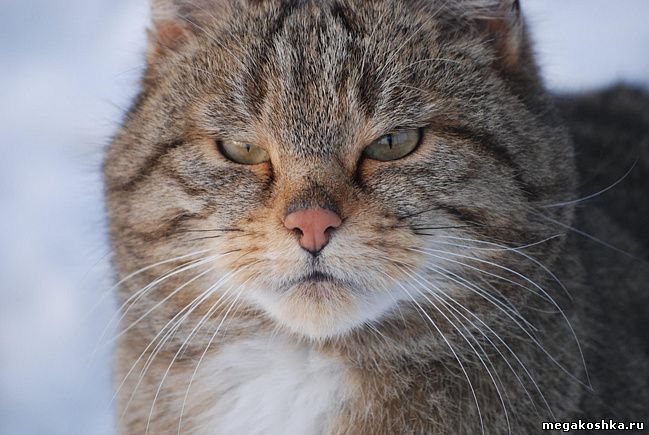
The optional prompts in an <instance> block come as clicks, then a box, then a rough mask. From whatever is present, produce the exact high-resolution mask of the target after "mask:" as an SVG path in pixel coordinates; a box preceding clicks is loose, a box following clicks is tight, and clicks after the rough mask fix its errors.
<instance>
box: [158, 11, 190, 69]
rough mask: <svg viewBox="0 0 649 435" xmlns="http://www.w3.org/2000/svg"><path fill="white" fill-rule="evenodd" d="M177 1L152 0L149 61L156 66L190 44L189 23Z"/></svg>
mask: <svg viewBox="0 0 649 435" xmlns="http://www.w3.org/2000/svg"><path fill="white" fill-rule="evenodd" d="M183 12H184V11H183V10H182V9H181V7H180V5H179V4H178V2H177V1H175V0H152V1H151V17H152V21H153V23H152V27H151V28H150V29H149V32H148V33H149V47H148V54H147V60H148V62H149V64H150V65H155V64H156V63H157V62H159V61H160V60H161V59H163V58H165V57H167V56H168V55H169V54H171V53H173V52H175V51H177V50H179V49H181V48H182V47H183V46H184V45H186V44H187V43H189V41H190V38H191V37H192V36H191V31H190V26H189V21H188V18H187V17H184V16H183Z"/></svg>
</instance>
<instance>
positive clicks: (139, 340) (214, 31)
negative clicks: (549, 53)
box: [105, 0, 649, 435]
mask: <svg viewBox="0 0 649 435" xmlns="http://www.w3.org/2000/svg"><path fill="white" fill-rule="evenodd" d="M154 23H155V25H154V29H153V30H152V32H151V44H150V50H149V57H148V59H149V66H148V69H147V71H146V73H145V76H144V79H143V82H142V92H141V94H140V95H139V97H138V99H137V101H136V103H135V105H134V107H133V109H132V110H131V111H130V112H129V114H128V115H127V117H126V120H125V122H124V125H123V128H122V129H121V130H120V132H119V133H118V134H117V136H116V138H115V140H114V141H113V143H112V145H111V147H110V149H109V150H108V153H107V157H106V165H105V180H106V195H107V202H108V210H109V215H110V224H111V237H112V241H113V246H114V264H115V269H116V272H117V275H118V276H119V277H120V278H124V277H127V276H128V275H129V274H132V273H133V272H135V271H138V270H140V269H142V268H146V267H147V266H149V265H151V264H154V263H157V262H163V261H165V260H168V259H172V258H175V257H178V256H184V255H187V254H190V253H192V252H197V251H201V250H210V251H209V252H208V253H205V252H203V253H200V254H196V255H194V256H188V257H185V258H181V259H178V260H177V261H172V262H167V263H164V264H161V265H159V266H156V267H151V268H149V269H146V270H144V271H142V272H140V273H138V274H136V275H135V276H133V277H131V278H129V279H128V280H126V281H125V282H124V283H123V284H122V285H121V286H120V292H119V294H120V298H121V300H122V302H124V303H125V307H124V308H125V316H124V320H123V323H122V330H123V331H124V332H123V336H122V337H121V340H120V343H119V348H118V353H117V357H116V361H117V365H116V367H117V369H116V381H117V385H118V387H119V407H118V408H119V412H118V414H119V417H120V426H121V429H122V431H123V432H124V433H144V430H145V428H146V427H147V425H148V426H149V433H156V434H158V433H176V430H177V426H178V420H179V418H180V414H181V409H180V403H181V402H182V400H183V395H184V394H185V391H186V388H187V385H188V382H189V379H190V378H191V377H192V373H193V371H194V370H195V367H196V364H197V362H198V361H199V359H200V358H201V355H202V354H203V352H204V351H205V349H206V346H207V345H208V343H210V340H212V333H213V332H214V331H215V330H216V328H218V327H219V325H220V324H221V323H224V322H223V319H224V317H225V316H226V314H227V317H228V320H227V321H226V322H225V323H224V324H225V325H227V326H226V328H225V329H226V331H225V332H224V333H220V334H217V335H216V336H214V338H213V341H212V342H211V346H210V347H209V350H208V352H209V354H210V355H211V354H217V353H218V352H219V349H220V347H221V346H222V345H223V344H224V343H233V342H237V341H240V340H243V339H245V338H247V337H251V336H255V335H256V334H261V333H275V334H280V335H282V336H283V337H287V339H289V340H292V341H294V342H295V343H307V344H308V346H310V347H311V348H312V349H313V351H314V352H318V353H320V354H322V355H328V356H329V357H332V358H335V359H337V360H339V361H341V362H343V364H345V366H346V367H347V368H348V372H349V382H350V383H351V384H352V385H353V386H354V387H355V390H354V391H355V393H354V395H352V396H350V397H348V398H347V399H346V400H345V402H344V403H342V404H341V409H340V410H339V412H338V415H337V417H336V418H335V422H334V423H333V425H332V426H331V427H329V428H328V430H329V431H330V432H332V433H348V434H359V433H363V434H365V433H367V434H370V433H371V434H380V433H386V434H392V433H410V434H420V433H440V434H471V435H474V434H478V433H481V431H482V430H484V433H487V434H503V433H507V432H508V430H510V429H511V433H513V434H533V433H539V432H540V428H541V422H542V421H554V420H567V421H571V420H576V419H578V418H582V417H584V416H588V417H591V418H594V419H600V418H604V417H609V416H610V417H615V418H617V419H623V420H638V419H641V418H645V417H646V415H645V416H643V415H642V414H641V413H642V412H644V411H646V409H647V406H648V405H649V400H648V399H647V373H648V372H649V371H647V367H646V366H647V359H646V354H643V352H644V351H645V348H643V346H642V339H643V338H642V333H641V332H639V330H638V329H637V327H636V326H635V323H633V322H632V321H630V320H629V321H628V322H627V321H624V319H625V317H633V316H636V315H635V314H634V315H631V314H628V313H631V311H628V312H627V311H625V310H630V309H631V308H630V307H631V304H632V303H633V302H634V301H635V300H636V298H637V297H639V296H637V295H638V294H639V293H640V292H641V291H642V290H644V293H645V296H643V298H644V299H642V300H643V301H646V298H647V297H646V284H645V283H646V282H647V281H646V279H645V280H644V281H642V279H641V277H642V275H641V273H645V272H643V270H644V269H643V268H642V267H640V266H638V267H637V273H636V274H635V275H630V272H629V270H628V268H625V266H628V265H627V264H626V263H628V262H626V261H625V260H620V259H618V258H613V257H611V256H610V252H607V251H603V252H600V256H599V257H593V256H592V255H591V253H592V251H593V249H594V248H592V246H589V245H585V244H584V242H583V240H581V239H579V238H578V237H577V236H575V234H574V232H571V231H569V230H568V229H567V226H572V225H576V226H577V227H578V228H580V227H579V225H581V223H582V222H583V221H582V217H581V216H578V218H575V212H574V206H573V205H572V204H569V205H566V206H560V207H546V206H548V205H552V204H556V203H560V202H563V201H569V200H572V199H575V198H578V197H579V196H580V195H581V193H580V192H578V191H577V185H578V184H577V179H578V177H577V171H576V167H575V162H574V148H573V144H572V141H571V139H570V136H569V134H568V131H567V129H566V128H565V127H564V124H563V123H562V121H561V120H560V116H559V115H558V113H557V112H556V110H555V108H554V102H553V100H552V98H551V97H550V96H549V95H548V94H547V93H546V92H545V91H544V89H543V86H542V84H541V82H540V80H539V78H538V72H537V69H536V66H535V64H534V61H533V58H532V54H531V50H530V47H529V43H528V40H527V36H526V33H525V30H524V22H523V20H522V17H521V16H520V13H519V7H518V2H515V1H509V0H502V1H495V0H479V1H476V0H462V1H457V2H444V1H415V0H413V1H397V0H381V1H376V2H363V1H355V0H339V1H334V0H327V1H317V2H316V1H309V0H303V1H298V0H295V1H279V0H276V1H271V0H269V1H244V0H222V1H216V0H215V1H207V0H205V1H204V0H199V1H197V2H189V1H181V0H179V1H177V2H176V3H174V2H172V1H171V0H160V1H156V2H154ZM395 128H424V139H423V142H422V144H421V145H420V146H419V148H418V149H417V150H416V151H415V152H413V153H412V154H410V155H408V156H407V157H405V158H403V159H401V160H397V161H392V162H378V161H371V160H367V159H363V158H362V157H361V156H362V152H363V149H364V147H366V146H367V145H369V144H370V143H371V142H372V141H373V140H375V139H377V138H378V137H380V136H382V135H384V134H386V133H389V132H390V131H392V130H394V129H395ZM230 139H231V140H241V141H247V142H250V143H254V144H256V145H259V146H262V147H264V148H265V149H266V150H267V151H268V153H269V155H270V156H271V161H270V162H268V163H264V164H261V165H257V166H254V167H251V166H243V165H239V164H236V163H233V162H230V161H228V160H227V159H225V158H224V157H223V156H222V155H221V154H220V153H219V151H218V148H217V146H216V140H230ZM313 206H320V207H327V208H331V209H332V210H335V211H336V212H337V213H338V214H339V215H340V217H341V218H342V219H343V225H342V226H341V227H340V228H339V229H338V230H336V232H335V233H334V234H333V236H332V239H331V242H330V244H329V246H327V248H326V249H325V250H324V251H323V253H322V254H321V255H319V256H318V257H315V258H312V257H311V256H310V255H308V254H306V253H305V252H304V251H303V250H301V249H300V247H299V245H298V243H297V236H296V235H295V234H294V233H292V232H290V231H288V230H287V229H286V228H285V227H284V226H283V219H284V216H285V215H286V213H287V211H289V210H293V209H298V208H304V207H313ZM606 219H608V218H606V216H604V215H602V216H601V217H599V215H598V217H597V220H596V221H595V222H596V223H595V224H592V221H591V223H589V224H588V225H595V227H598V225H600V224H598V223H597V222H600V223H601V225H605V226H606V228H607V229H608V231H609V232H610V236H611V239H609V240H612V239H614V238H617V237H618V232H617V230H615V229H614V223H610V222H608V221H607V220H606ZM557 222H559V223H560V224H557ZM562 225H563V226H562ZM582 228H583V229H584V230H588V229H589V228H588V226H585V227H582ZM449 236H450V237H457V238H456V239H449V238H448V237H449ZM467 238H470V239H474V241H467V240H462V239H467ZM541 241H543V242H542V243H538V242H541ZM449 243H451V244H449ZM628 243H629V244H633V241H628ZM452 244H455V245H456V246H453V245H452ZM528 244H530V245H531V246H529V247H527V248H524V249H522V250H521V251H514V250H512V249H510V248H516V247H520V246H523V245H528ZM457 245H460V246H457ZM503 247H504V248H505V249H503ZM425 248H432V249H436V250H437V251H432V252H431V251H429V253H431V254H433V255H437V256H438V257H431V256H430V255H426V254H424V253H423V251H422V249H425ZM520 252H523V253H524V254H525V255H521V254H520ZM210 254H218V255H220V257H219V258H214V259H213V260H211V261H210V262H209V263H206V264H207V265H208V266H211V267H213V268H214V270H212V271H211V272H209V273H206V274H204V275H202V276H197V275H198V272H200V271H203V270H205V268H202V269H199V268H197V269H191V270H189V271H186V272H179V273H177V274H175V275H173V276H171V277H169V278H168V279H166V280H164V281H162V282H160V283H158V284H157V285H155V286H154V287H152V288H151V289H149V291H146V292H144V293H142V294H141V295H140V297H137V298H135V297H134V296H133V295H136V294H139V293H136V292H137V291H138V290H139V289H142V288H145V287H146V286H147V285H148V284H149V283H151V282H153V281H154V280H156V278H158V277H160V276H163V275H164V274H165V273H168V272H170V271H172V270H173V268H174V267H178V266H182V265H183V264H186V263H187V262H189V261H192V260H197V259H200V258H204V257H205V256H206V255H210ZM440 257H441V258H440ZM532 258H533V260H532ZM460 263H464V264H460ZM431 265H432V266H431ZM426 266H429V268H426ZM437 266H441V267H444V269H445V270H446V271H447V272H440V270H439V269H437V272H435V271H434V270H431V269H430V267H432V268H433V269H434V268H435V267H437ZM550 270H551V271H552V273H551V272H550ZM233 272H236V273H235V274H234V275H233V276H232V277H231V279H230V280H229V281H227V282H226V283H223V285H222V286H219V287H217V288H216V292H215V293H214V294H211V295H209V297H206V298H204V300H202V301H201V302H200V303H198V304H196V308H195V309H194V310H193V311H190V313H189V314H188V315H187V317H186V318H184V319H183V321H182V322H177V323H174V322H172V323H171V325H177V326H178V329H177V330H175V333H173V334H170V335H169V337H168V339H167V340H164V341H163V340H160V337H161V336H158V334H159V333H160V331H163V333H164V332H166V331H169V328H168V327H167V329H164V328H165V325H168V322H170V321H173V320H177V319H178V317H177V316H178V314H179V313H183V312H186V311H183V310H184V309H186V307H188V306H190V305H189V304H191V303H192V301H195V300H196V299H197V298H200V295H201V293H202V292H204V291H205V290H206V289H208V288H210V286H212V285H213V284H214V283H215V282H218V280H219V278H222V277H224V276H226V277H227V276H229V275H228V273H233ZM314 272H321V273H327V274H328V275H329V276H331V277H333V279H332V280H329V281H324V282H311V283H307V284H295V282H296V281H295V280H297V279H300V278H301V277H302V276H304V275H308V274H310V273H314ZM553 274H554V275H553ZM194 277H196V279H195V280H193V281H191V282H190V283H189V284H187V283H188V281H189V280H190V279H192V278H194ZM559 281H560V282H561V283H562V285H559V283H558V282H559ZM431 283H432V284H431ZM618 283H620V284H618ZM424 284H428V285H436V286H437V287H438V289H436V290H435V291H433V293H431V294H430V295H428V297H425V296H424V295H427V293H423V294H422V295H420V294H419V293H418V292H419V291H421V292H424V287H423V286H424ZM228 286H229V287H230V288H231V289H232V293H224V291H225V289H226V287H228ZM562 286H565V287H566V288H567V289H568V290H569V292H570V293H571V294H572V298H574V299H571V298H570V297H568V296H567V295H566V293H565V292H564V289H563V288H562ZM403 287H405V288H406V290H407V289H410V292H412V293H413V296H416V299H417V302H413V301H411V300H404V301H401V302H399V304H398V305H397V306H395V307H393V308H392V309H391V310H389V311H388V312H386V313H383V315H381V316H380V317H378V318H373V319H370V320H369V321H366V322H357V321H355V320H354V319H353V316H354V315H355V314H354V313H355V312H356V311H355V310H356V309H357V306H358V304H359V303H360V302H359V301H360V300H361V299H363V298H372V297H375V296H376V295H378V294H381V293H382V292H383V293H385V292H386V291H387V292H393V291H401V290H400V288H403ZM177 289H181V290H182V291H177ZM478 290H479V291H480V292H483V294H487V296H480V295H479V294H478ZM255 292H256V293H255ZM544 292H547V297H546V295H545V294H544ZM235 293H236V294H240V295H241V296H240V297H239V298H237V299H236V300H235V299H234V297H233V296H234V294H235ZM262 293H263V297H266V298H274V300H279V301H280V302H279V303H278V306H279V308H278V309H277V311H275V312H272V313H271V312H269V311H268V310H265V309H264V308H263V307H260V306H259V304H255V303H253V302H252V301H253V298H254V297H255V296H254V295H255V294H259V295H261V294H262ZM223 294H225V295H226V296H225V299H220V298H221V297H222V295H223ZM613 295H615V296H613ZM450 296H452V297H453V298H454V299H455V300H457V301H458V302H460V303H461V304H462V306H463V307H465V308H466V309H467V310H470V313H472V314H468V313H469V311H463V309H462V308H459V305H456V304H454V303H453V302H450V299H448V298H449V297H450ZM259 297H261V296H259ZM129 298H130V299H129ZM549 298H552V301H556V305H555V302H550V301H549V300H548V299H549ZM443 301H446V302H443ZM235 302H236V303H235ZM613 303H614V304H615V305H612V304H613ZM557 307H561V309H562V310H563V312H565V313H566V314H565V318H564V317H563V315H562V314H561V313H558V312H557ZM149 311H151V312H150V313H149ZM508 313H509V314H508ZM643 316H644V314H637V317H638V318H640V319H642V318H644V317H643ZM201 319H205V322H204V323H199V322H201ZM350 319H351V320H350ZM523 319H525V321H529V322H530V323H531V324H533V325H534V328H535V329H532V327H531V326H530V327H527V326H525V324H524V320H523ZM619 322H624V324H620V323H619ZM569 324H570V325H572V327H574V329H575V331H576V332H575V334H576V337H577V338H578V340H579V343H581V351H583V354H584V358H585V360H586V367H591V366H592V367H593V370H591V373H590V375H591V379H592V384H593V386H594V387H595V390H594V391H591V390H589V388H588V386H587V385H588V378H587V376H586V371H585V368H584V364H583V361H582V356H581V353H582V352H581V351H580V348H579V347H578V345H577V341H576V340H575V336H573V334H572V332H571V329H570V328H569V326H568V325H569ZM197 325H201V327H197ZM526 331H527V332H526ZM192 332H193V333H195V334H194V336H193V337H192V338H191V340H188V341H187V342H186V345H185V346H184V347H183V343H185V340H186V339H187V338H188V337H189V336H190V334H191V333H192ZM627 334H629V335H627ZM465 337H471V339H469V340H467V339H466V338H465ZM622 337H625V339H626V338H627V337H628V340H629V341H628V343H632V344H633V345H632V346H631V345H625V344H624V343H621V340H623V339H622ZM632 337H636V338H632ZM156 338H157V339H156ZM501 339H502V340H503V342H502V343H501V342H500V341H499V340H501ZM644 339H645V340H646V336H645V337H644ZM149 343H153V345H152V346H150V347H148V348H147V345H149ZM503 343H507V346H508V347H509V350H511V351H512V353H510V352H509V350H508V349H507V348H506V347H504V344H503ZM157 344H159V345H160V346H159V348H156V345H157ZM616 347H617V348H616ZM616 352H617V353H616ZM141 354H144V358H143V359H139V360H138V358H139V357H140V355H141ZM503 355H504V357H503ZM149 356H150V357H151V359H150V363H151V364H150V366H149V367H146V370H144V368H145V367H144V365H143V364H144V362H145V361H147V358H148V357H149ZM519 363H520V364H519ZM133 367H135V369H133V370H132V368H133ZM487 368H488V369H487ZM489 373H491V376H490V375H489ZM140 374H142V376H141V381H140ZM165 374H166V376H165ZM163 378H164V382H163V383H162V379H163ZM467 378H468V379H467ZM532 378H533V379H534V380H535V382H536V384H537V387H538V388H536V387H535V386H534V384H533V382H532V381H531V379H532ZM122 380H125V383H124V385H120V384H121V382H122ZM467 380H469V381H470V383H469V382H467ZM139 381H140V382H139ZM197 382H200V379H198V380H197ZM632 384H633V385H635V388H633V389H631V385H632ZM471 387H473V388H474V389H475V397H474V396H473V393H472V391H471ZM503 394H504V396H502V395H503ZM156 396H157V398H156V402H155V406H154V404H153V401H154V397H156ZM214 400H217V401H218V400H227V399H226V398H214V397H211V396H210V395H209V394H208V395H206V393H205V392H204V391H201V390H200V389H199V390H198V392H197V393H195V394H193V395H190V396H189V398H188V402H187V406H186V407H185V409H184V415H185V418H187V422H186V424H185V425H183V429H184V430H185V431H187V432H192V431H193V430H198V429H199V426H200V422H201V418H202V416H203V415H204V414H205V413H206V412H207V410H208V408H209V406H210V403H212V401H214ZM476 401H477V402H478V405H479V410H478V407H477V406H476ZM503 402H504V404H503ZM504 409H506V410H507V413H505V411H504ZM150 413H151V418H149V414H150ZM479 413H480V414H481V415H480V416H479ZM507 419H509V421H507Z"/></svg>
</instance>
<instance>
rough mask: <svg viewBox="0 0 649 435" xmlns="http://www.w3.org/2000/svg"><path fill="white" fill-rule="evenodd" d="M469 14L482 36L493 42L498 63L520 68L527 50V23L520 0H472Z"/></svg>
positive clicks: (510, 68) (509, 68) (509, 67)
mask: <svg viewBox="0 0 649 435" xmlns="http://www.w3.org/2000/svg"><path fill="white" fill-rule="evenodd" d="M469 1H470V2H471V3H473V7H470V8H469V11H470V12H469V13H468V16H469V18H470V19H471V20H472V21H473V22H474V23H475V25H476V27H477V29H478V31H479V32H480V33H481V34H482V36H483V38H484V39H485V40H486V41H487V42H488V43H491V44H493V45H494V47H495V49H496V52H497V55H498V60H497V61H498V63H499V66H500V67H501V68H503V69H505V70H513V69H517V68H518V67H519V66H520V64H521V62H523V61H524V59H523V58H524V57H525V56H526V55H527V54H528V53H527V36H526V32H525V23H524V20H523V17H522V14H521V5H520V1H519V0H469Z"/></svg>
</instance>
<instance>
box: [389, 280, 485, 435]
mask: <svg viewBox="0 0 649 435" xmlns="http://www.w3.org/2000/svg"><path fill="white" fill-rule="evenodd" d="M382 273H383V274H384V275H386V276H387V277H388V278H390V279H391V280H393V279H392V277H390V275H388V274H386V273H385V272H382ZM393 281H394V282H395V283H396V284H397V285H398V286H399V287H401V289H402V290H403V291H404V292H406V294H407V295H408V297H409V298H410V300H412V302H414V304H415V306H416V307H417V308H418V309H419V311H420V312H421V313H422V314H423V315H424V316H425V317H426V318H427V319H428V321H429V322H430V324H431V325H432V326H433V327H434V328H435V330H437V332H438V333H439V334H440V336H441V337H442V340H444V342H445V343H446V345H447V346H448V348H449V349H450V351H451V353H452V354H453V356H454V357H455V359H456V360H457V362H458V364H459V365H460V369H461V370H462V373H463V374H464V377H465V378H466V380H467V382H468V383H469V388H470V389H471V394H472V395H473V400H474V401H475V405H476V409H477V411H478V416H479V417H480V427H481V432H482V435H485V427H484V419H483V418H482V411H481V410H480V403H479V402H478V396H477V394H476V391H475V388H473V383H472V382H471V378H470V377H469V373H468V372H467V370H466V368H465V367H464V364H462V361H461V360H460V357H459V356H458V354H457V352H456V351H455V349H454V348H453V346H452V345H451V343H450V342H449V341H448V339H447V338H446V336H445V335H444V333H443V332H442V331H441V330H440V329H439V327H438V326H437V324H436V323H435V321H434V320H433V319H432V318H431V317H430V316H429V315H428V313H427V312H426V311H425V310H424V309H423V308H422V307H421V305H420V304H419V302H417V300H416V299H415V298H413V297H412V295H411V294H410V292H409V291H408V290H407V289H406V288H405V287H404V286H403V285H402V284H401V283H400V282H399V281H395V280H393Z"/></svg>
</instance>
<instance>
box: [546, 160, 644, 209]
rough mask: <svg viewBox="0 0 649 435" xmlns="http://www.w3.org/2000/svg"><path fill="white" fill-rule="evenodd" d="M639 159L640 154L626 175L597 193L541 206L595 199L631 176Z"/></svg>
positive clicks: (551, 206)
mask: <svg viewBox="0 0 649 435" xmlns="http://www.w3.org/2000/svg"><path fill="white" fill-rule="evenodd" d="M639 160H640V157H639V156H638V157H636V159H635V161H634V162H633V164H632V165H631V167H630V168H629V169H628V170H627V171H626V173H625V174H624V175H622V176H621V177H620V178H618V179H617V181H615V182H614V183H613V184H610V185H609V186H608V187H605V188H604V189H602V190H600V191H598V192H595V193H592V194H590V195H587V196H584V197H583V198H577V199H573V200H571V201H563V202H557V203H555V204H547V205H543V206H541V208H556V207H565V206H568V205H574V204H577V203H580V202H584V201H588V200H589V199H593V198H595V197H597V196H600V195H602V194H604V193H606V192H608V191H609V190H611V189H613V188H614V187H615V186H617V185H618V184H620V183H621V182H623V181H624V180H625V179H626V178H627V177H628V176H629V174H631V172H632V171H633V169H634V168H635V167H636V165H637V164H638V161H639Z"/></svg>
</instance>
